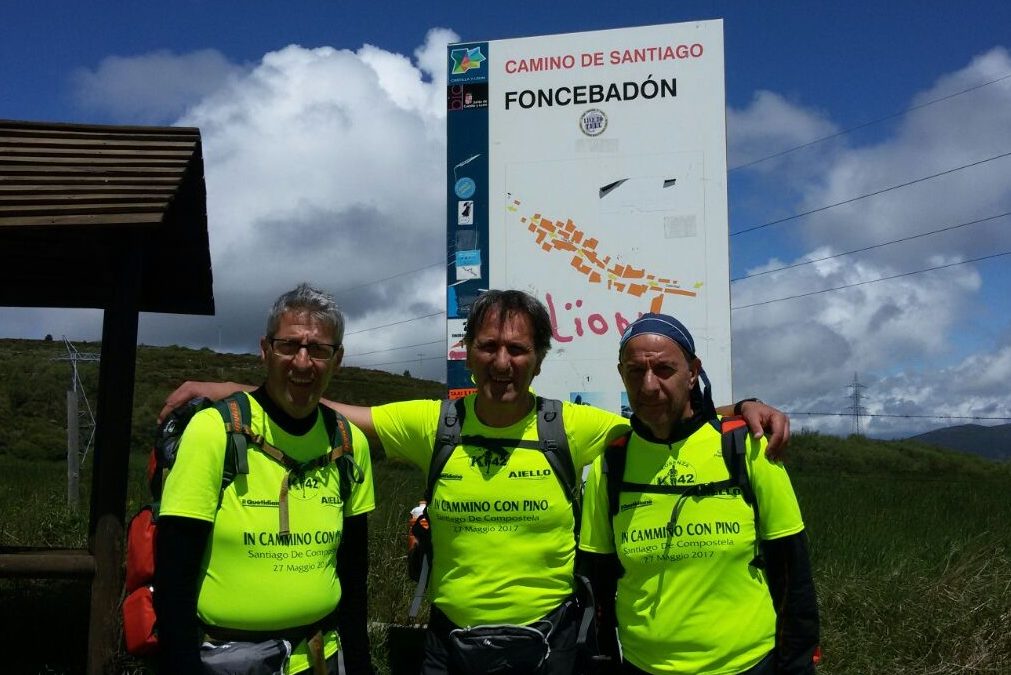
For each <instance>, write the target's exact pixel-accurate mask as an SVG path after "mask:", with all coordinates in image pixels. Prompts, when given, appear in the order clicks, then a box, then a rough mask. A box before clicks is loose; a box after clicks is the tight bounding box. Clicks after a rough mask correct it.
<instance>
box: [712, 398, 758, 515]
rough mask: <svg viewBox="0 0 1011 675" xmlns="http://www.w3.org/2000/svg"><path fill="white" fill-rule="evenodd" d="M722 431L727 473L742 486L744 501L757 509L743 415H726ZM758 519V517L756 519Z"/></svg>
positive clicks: (724, 461) (746, 430) (722, 422)
mask: <svg viewBox="0 0 1011 675" xmlns="http://www.w3.org/2000/svg"><path fill="white" fill-rule="evenodd" d="M720 422H721V423H720V432H721V437H722V446H723V463H724V464H726V465H727V473H729V474H730V479H731V480H732V481H733V482H734V485H735V486H736V487H739V488H741V495H742V496H743V497H744V501H745V502H747V503H748V504H749V505H751V506H752V508H755V509H757V508H758V503H757V501H756V500H755V491H754V489H753V488H752V487H751V479H750V477H749V476H748V461H747V457H746V456H745V454H746V453H747V452H748V425H747V424H746V423H745V422H744V419H743V418H741V417H724V418H723V419H722V420H721V421H720ZM756 520H757V519H756Z"/></svg>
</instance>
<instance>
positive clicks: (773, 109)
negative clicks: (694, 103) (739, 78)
mask: <svg viewBox="0 0 1011 675" xmlns="http://www.w3.org/2000/svg"><path fill="white" fill-rule="evenodd" d="M837 131H838V128H837V127H836V125H835V124H834V123H832V122H831V121H830V120H828V119H827V118H826V116H825V115H824V114H822V113H820V112H817V111H814V110H807V109H805V108H803V107H801V106H799V105H797V104H795V103H791V102H790V101H787V100H786V99H785V98H783V97H782V96H780V95H779V94H777V93H775V92H772V91H765V90H761V91H757V92H755V94H754V96H753V97H752V99H751V102H750V103H749V104H748V105H747V106H746V107H745V108H744V109H743V110H737V109H735V108H732V107H730V108H727V145H728V147H729V157H728V158H727V163H728V166H730V167H736V166H739V165H742V164H749V163H751V162H755V161H757V160H760V159H764V158H766V157H769V156H771V155H775V154H778V153H780V152H782V151H783V150H786V149H790V148H795V147H797V146H800V145H804V144H806V143H809V142H810V141H812V140H815V139H819V138H824V137H826V136H830V135H832V134H834V133H836V132H837ZM795 156H796V155H794V154H793V153H790V154H787V155H784V156H783V158H782V159H780V160H778V161H775V162H773V161H769V162H762V163H761V164H756V165H755V169H756V170H759V171H769V170H772V169H774V168H776V169H781V167H782V164H783V162H784V161H788V160H789V159H791V158H792V157H795Z"/></svg>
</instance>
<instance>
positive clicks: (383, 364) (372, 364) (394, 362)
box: [347, 354, 446, 368]
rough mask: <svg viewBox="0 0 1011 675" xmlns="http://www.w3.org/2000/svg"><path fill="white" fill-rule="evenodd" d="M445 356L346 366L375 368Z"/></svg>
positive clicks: (437, 358)
mask: <svg viewBox="0 0 1011 675" xmlns="http://www.w3.org/2000/svg"><path fill="white" fill-rule="evenodd" d="M445 360H446V357H445V356H444V355H441V354H440V355H439V356H425V357H423V358H420V359H404V360H403V361H384V362H383V363H349V364H347V365H348V366H351V367H353V368H375V367H377V366H394V365H397V364H399V363H417V362H418V361H445Z"/></svg>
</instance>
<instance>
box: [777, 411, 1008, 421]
mask: <svg viewBox="0 0 1011 675" xmlns="http://www.w3.org/2000/svg"><path fill="white" fill-rule="evenodd" d="M783 413H784V414H786V415H789V416H791V417H795V416H797V415H816V416H819V417H853V415H854V413H839V412H798V411H796V410H784V411H783ZM860 416H861V417H894V418H902V419H924V420H986V421H993V422H1011V417H988V416H984V415H897V414H886V413H867V412H864V413H860Z"/></svg>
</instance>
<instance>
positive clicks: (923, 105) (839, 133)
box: [727, 73, 1011, 173]
mask: <svg viewBox="0 0 1011 675" xmlns="http://www.w3.org/2000/svg"><path fill="white" fill-rule="evenodd" d="M1009 77H1011V73H1009V74H1007V75H1004V76H1003V77H998V78H997V79H996V80H990V81H989V82H984V83H983V84H977V85H976V86H975V87H969V88H968V89H963V90H962V91H957V92H955V93H954V94H948V95H947V96H942V97H940V98H935V99H933V100H930V101H927V102H925V103H921V104H919V105H914V106H910V107H908V108H906V109H905V110H902V111H900V112H897V113H892V114H891V115H885V116H884V117H879V118H878V119H875V120H871V121H870V122H864V123H863V124H858V125H856V126H855V127H849V128H848V129H843V130H842V131H837V132H835V133H834V134H829V135H828V136H822V137H821V138H816V139H814V140H813V141H808V142H807V143H802V144H801V145H797V146H795V147H792V148H788V149H787V150H782V151H780V152H777V153H774V154H772V155H769V156H767V157H762V158H761V159H755V160H752V161H750V162H745V163H744V164H738V165H737V166H734V167H731V168H730V169H727V173H730V172H731V171H737V170H738V169H744V168H746V167H749V166H754V165H755V164H760V163H762V162H765V161H768V160H770V159H775V158H776V157H782V156H783V155H787V154H789V153H791V152H795V151H797V150H801V149H803V148H806V147H809V146H812V145H815V144H816V143H821V142H822V141H827V140H829V139H832V138H837V137H839V136H842V135H844V134H848V133H850V132H851V131H857V130H858V129H863V128H865V127H869V126H871V125H874V124H878V123H879V122H884V121H886V120H890V119H893V118H895V117H902V116H903V115H905V114H906V113H910V112H912V111H914V110H918V109H920V108H926V107H927V106H929V105H934V104H935V103H940V102H941V101H946V100H948V99H950V98H955V97H956V96H961V95H962V94H968V93H969V92H970V91H975V90H977V89H982V88H983V87H988V86H990V85H991V84H996V83H997V82H1001V81H1003V80H1006V79H1008V78H1009Z"/></svg>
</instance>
